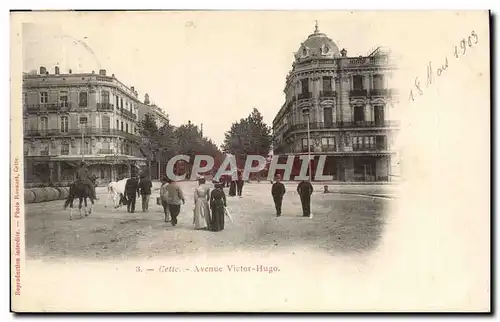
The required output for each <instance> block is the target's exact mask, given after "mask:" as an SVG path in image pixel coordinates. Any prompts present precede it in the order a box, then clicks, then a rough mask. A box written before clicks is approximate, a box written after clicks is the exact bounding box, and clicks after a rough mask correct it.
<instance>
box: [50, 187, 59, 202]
mask: <svg viewBox="0 0 500 322" xmlns="http://www.w3.org/2000/svg"><path fill="white" fill-rule="evenodd" d="M49 189H50V190H51V193H53V197H52V198H51V199H50V200H60V199H61V191H60V190H59V189H57V188H56V187H52V188H49Z"/></svg>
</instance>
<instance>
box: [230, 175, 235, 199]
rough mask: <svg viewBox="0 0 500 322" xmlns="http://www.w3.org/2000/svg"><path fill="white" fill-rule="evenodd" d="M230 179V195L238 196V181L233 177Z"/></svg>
mask: <svg viewBox="0 0 500 322" xmlns="http://www.w3.org/2000/svg"><path fill="white" fill-rule="evenodd" d="M230 180H231V181H230V182H231V183H230V184H229V196H230V197H234V196H236V181H234V180H233V179H230Z"/></svg>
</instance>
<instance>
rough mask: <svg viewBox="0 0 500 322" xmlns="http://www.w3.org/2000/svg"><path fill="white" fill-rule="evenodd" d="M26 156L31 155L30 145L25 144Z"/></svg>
mask: <svg viewBox="0 0 500 322" xmlns="http://www.w3.org/2000/svg"><path fill="white" fill-rule="evenodd" d="M24 155H25V156H28V155H30V145H29V143H25V144H24Z"/></svg>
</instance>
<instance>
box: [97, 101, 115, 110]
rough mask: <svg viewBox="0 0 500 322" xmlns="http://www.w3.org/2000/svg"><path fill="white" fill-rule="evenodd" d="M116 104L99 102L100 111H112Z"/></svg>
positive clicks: (98, 108)
mask: <svg viewBox="0 0 500 322" xmlns="http://www.w3.org/2000/svg"><path fill="white" fill-rule="evenodd" d="M113 107H114V105H113V104H111V103H97V110H98V111H112V110H113Z"/></svg>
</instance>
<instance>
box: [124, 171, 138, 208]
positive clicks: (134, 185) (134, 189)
mask: <svg viewBox="0 0 500 322" xmlns="http://www.w3.org/2000/svg"><path fill="white" fill-rule="evenodd" d="M125 195H126V196H127V201H128V202H127V212H131V213H133V212H135V200H136V198H139V184H138V182H137V179H136V177H135V175H133V176H132V178H130V179H128V180H127V183H125ZM136 196H137V197H136Z"/></svg>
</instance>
